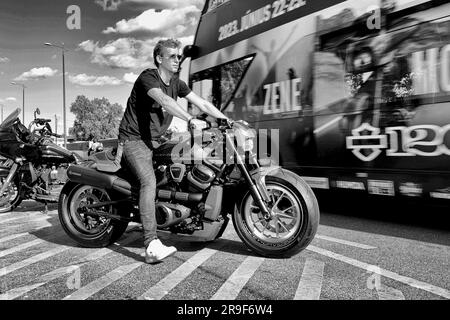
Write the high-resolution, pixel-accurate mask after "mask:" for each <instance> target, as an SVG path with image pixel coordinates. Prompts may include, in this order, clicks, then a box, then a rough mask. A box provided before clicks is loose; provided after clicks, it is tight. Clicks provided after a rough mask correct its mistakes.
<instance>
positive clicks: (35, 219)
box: [0, 215, 51, 224]
mask: <svg viewBox="0 0 450 320" xmlns="http://www.w3.org/2000/svg"><path fill="white" fill-rule="evenodd" d="M24 218H25V219H26V218H30V217H27V216H23V217H15V218H10V219H6V220H3V221H0V224H3V223H8V222H14V221H20V220H22V219H24ZM50 218H51V216H50V215H43V216H41V217H36V218H33V219H29V220H27V221H26V222H27V223H30V222H38V221H41V220H48V219H50Z"/></svg>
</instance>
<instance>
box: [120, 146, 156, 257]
mask: <svg viewBox="0 0 450 320" xmlns="http://www.w3.org/2000/svg"><path fill="white" fill-rule="evenodd" d="M149 143H150V142H149ZM152 155H153V152H152V150H151V149H150V148H149V147H148V145H147V144H146V142H144V141H142V140H136V141H125V143H124V145H123V157H124V159H125V161H126V162H127V165H128V168H129V169H130V171H131V172H132V173H133V175H134V176H135V178H136V179H137V180H138V182H139V185H140V188H139V212H140V216H141V222H142V227H143V228H144V245H145V247H146V248H147V246H148V245H149V243H150V242H151V241H152V240H154V239H157V238H158V236H157V234H156V227H157V225H156V216H155V196H156V178H155V172H154V171H153V161H152Z"/></svg>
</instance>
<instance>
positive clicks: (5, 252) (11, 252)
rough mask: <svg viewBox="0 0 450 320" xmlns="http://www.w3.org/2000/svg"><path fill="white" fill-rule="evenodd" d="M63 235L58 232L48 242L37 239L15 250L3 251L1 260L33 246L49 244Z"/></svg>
mask: <svg viewBox="0 0 450 320" xmlns="http://www.w3.org/2000/svg"><path fill="white" fill-rule="evenodd" d="M62 233H63V231H57V232H55V233H53V234H52V235H51V236H50V237H48V238H46V239H47V240H45V239H35V240H32V241H29V242H25V243H22V244H19V245H17V246H15V247H13V248H10V249H6V250H2V251H0V258H1V257H4V256H7V255H9V254H13V253H16V252H19V251H22V250H24V249H27V248H30V247H32V246H35V245H38V244H41V243H48V242H49V240H51V239H54V238H57V237H59V236H60V235H61V234H62Z"/></svg>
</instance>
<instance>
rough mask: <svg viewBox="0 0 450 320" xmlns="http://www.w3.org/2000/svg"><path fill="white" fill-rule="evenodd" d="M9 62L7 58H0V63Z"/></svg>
mask: <svg viewBox="0 0 450 320" xmlns="http://www.w3.org/2000/svg"><path fill="white" fill-rule="evenodd" d="M9 61H10V60H9V58H7V57H0V63H8V62H9Z"/></svg>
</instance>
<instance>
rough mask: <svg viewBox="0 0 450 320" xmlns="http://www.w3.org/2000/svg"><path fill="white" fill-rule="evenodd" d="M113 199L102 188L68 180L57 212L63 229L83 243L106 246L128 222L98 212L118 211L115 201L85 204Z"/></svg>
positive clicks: (79, 242)
mask: <svg viewBox="0 0 450 320" xmlns="http://www.w3.org/2000/svg"><path fill="white" fill-rule="evenodd" d="M107 201H111V197H110V195H109V193H108V192H107V191H106V190H104V189H101V188H97V187H93V186H89V185H83V184H76V183H72V182H69V183H66V185H65V186H64V188H63V190H62V191H61V194H60V196H59V203H58V216H59V221H60V222H61V225H62V227H63V229H64V231H65V232H66V233H67V234H68V235H69V236H70V237H71V238H72V239H73V240H75V241H76V242H77V243H78V244H80V245H82V246H83V247H89V248H101V247H106V246H108V245H110V244H112V243H114V242H115V241H116V240H118V239H119V238H120V237H121V236H122V234H123V233H124V232H125V230H126V228H127V226H128V222H126V221H121V220H117V219H112V218H108V217H105V216H102V215H99V214H98V213H99V212H100V213H101V212H106V213H109V214H114V215H119V212H118V208H117V207H116V206H113V205H105V206H102V207H96V208H95V209H94V210H93V209H89V208H87V207H86V206H88V205H93V204H96V203H99V202H107Z"/></svg>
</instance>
